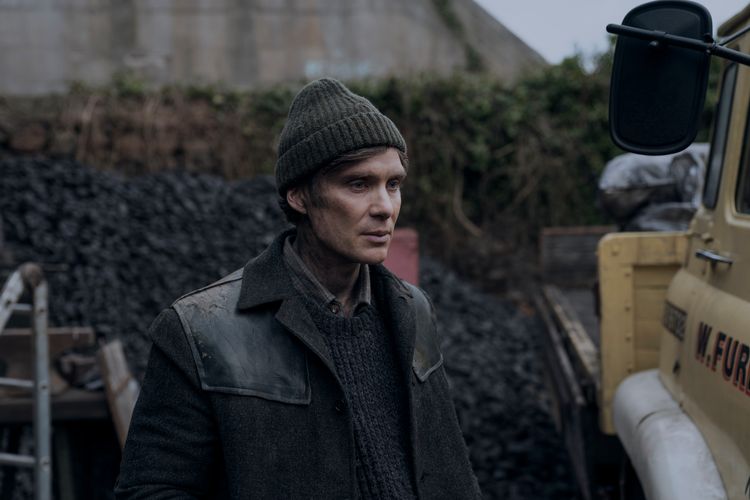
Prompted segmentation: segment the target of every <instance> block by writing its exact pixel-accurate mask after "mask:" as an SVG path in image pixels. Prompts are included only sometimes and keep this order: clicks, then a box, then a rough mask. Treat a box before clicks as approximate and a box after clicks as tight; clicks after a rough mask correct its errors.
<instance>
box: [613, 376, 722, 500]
mask: <svg viewBox="0 0 750 500" xmlns="http://www.w3.org/2000/svg"><path fill="white" fill-rule="evenodd" d="M612 412H613V417H614V424H615V429H616V430H617V435H618V437H619V438H620V441H621V442H622V445H623V447H624V448H625V451H626V452H627V454H628V457H629V458H630V461H631V462H632V464H633V468H634V469H635V471H636V473H637V474H638V479H639V480H640V482H641V486H642V487H643V491H644V493H645V494H646V498H648V499H649V500H673V499H675V498H679V499H681V500H691V499H695V500H713V499H717V500H718V499H726V498H727V494H726V491H725V490H724V484H723V483H722V481H721V477H720V476H719V471H718V469H717V467H716V464H715V463H714V458H713V456H712V455H711V451H710V450H709V449H708V446H707V445H706V441H705V440H704V439H703V436H702V435H701V433H700V431H699V430H698V428H697V427H696V426H695V424H694V423H693V421H692V420H691V419H690V417H689V416H688V415H687V414H686V413H685V412H684V411H683V410H682V408H680V406H679V405H678V404H677V402H676V401H675V400H674V399H673V398H672V396H671V394H670V393H669V392H668V391H667V390H666V388H665V387H664V385H663V384H662V382H661V380H660V379H659V374H658V370H655V369H654V370H646V371H643V372H639V373H636V374H633V375H630V376H629V377H627V378H626V379H625V380H623V382H622V383H621V384H620V385H619V387H618V388H617V391H616V392H615V397H614V404H613V409H612Z"/></svg>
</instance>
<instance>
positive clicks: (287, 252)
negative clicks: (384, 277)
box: [283, 235, 372, 314]
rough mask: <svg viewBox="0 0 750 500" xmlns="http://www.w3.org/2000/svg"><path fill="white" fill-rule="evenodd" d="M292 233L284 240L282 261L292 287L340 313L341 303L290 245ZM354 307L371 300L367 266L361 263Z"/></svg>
mask: <svg viewBox="0 0 750 500" xmlns="http://www.w3.org/2000/svg"><path fill="white" fill-rule="evenodd" d="M292 241H293V235H289V236H288V237H287V238H286V240H285V241H284V250H283V254H284V262H285V263H286V265H287V266H288V267H289V269H290V270H291V271H292V272H291V278H292V283H293V284H294V288H295V289H296V290H297V291H298V292H299V293H301V294H303V295H306V296H310V297H312V298H313V300H315V302H317V303H318V304H320V305H322V306H324V307H327V308H328V309H329V310H330V311H331V312H333V313H334V314H341V313H342V312H343V311H342V307H341V303H340V302H339V301H338V300H337V299H336V296H335V295H333V294H332V293H331V292H330V291H329V290H328V289H327V288H326V287H325V286H323V284H322V283H321V282H320V281H319V280H318V278H316V277H315V275H314V274H313V272H312V271H311V270H310V268H309V267H307V265H306V264H305V262H304V261H303V260H302V258H301V257H300V256H299V254H297V252H296V251H295V250H294V246H293V245H292ZM353 292H354V297H355V301H354V307H353V308H352V311H356V310H357V309H358V308H359V307H360V306H363V305H368V304H370V303H371V302H372V289H371V286H370V270H369V266H367V265H366V264H362V265H360V266H359V277H358V278H357V282H356V283H355V284H354V290H353Z"/></svg>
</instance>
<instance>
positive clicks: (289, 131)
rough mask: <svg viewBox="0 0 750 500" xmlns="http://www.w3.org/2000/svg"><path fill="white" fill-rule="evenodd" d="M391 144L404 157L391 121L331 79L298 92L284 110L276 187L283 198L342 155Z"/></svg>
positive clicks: (318, 81)
mask: <svg viewBox="0 0 750 500" xmlns="http://www.w3.org/2000/svg"><path fill="white" fill-rule="evenodd" d="M372 146H391V147H394V148H397V149H399V150H401V151H402V152H404V153H406V143H405V142H404V138H403V137H402V136H401V133H400V132H399V131H398V129H397V128H396V125H394V124H393V122H392V121H391V120H389V119H388V117H386V116H385V115H384V114H382V113H381V112H380V111H378V109H377V108H376V107H375V106H373V105H372V103H371V102H370V101H368V100H367V99H365V98H364V97H362V96H359V95H357V94H355V93H353V92H352V91H351V90H349V89H348V88H346V87H345V86H344V84H342V83H341V82H339V81H338V80H334V79H332V78H322V79H320V80H316V81H314V82H311V83H309V84H307V85H306V86H305V87H304V88H303V89H302V90H300V91H299V93H298V94H297V96H296V97H295V98H294V101H292V105H291V107H290V108H289V116H288V117H287V121H286V124H285V125H284V129H283V130H282V131H281V138H280V140H279V159H278V160H277V161H276V186H277V188H278V190H279V194H281V196H282V197H283V196H284V195H285V193H286V191H287V189H289V188H290V187H291V186H293V185H295V184H297V183H298V182H299V181H300V180H302V179H304V178H306V177H308V176H311V175H313V174H314V173H315V172H317V171H318V170H319V169H320V168H322V167H324V166H325V165H327V164H329V163H330V162H331V161H333V160H334V159H336V158H337V157H339V156H341V155H342V154H344V153H348V152H350V151H354V150H357V149H361V148H366V147H372Z"/></svg>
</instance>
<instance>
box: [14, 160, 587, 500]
mask: <svg viewBox="0 0 750 500" xmlns="http://www.w3.org/2000/svg"><path fill="white" fill-rule="evenodd" d="M276 196H277V195H276V192H275V188H274V182H273V179H272V178H270V177H259V178H254V179H250V180H243V181H235V182H231V183H229V182H226V181H224V180H222V179H219V178H216V177H211V176H207V175H200V174H194V173H188V172H162V173H157V174H153V175H148V176H143V177H137V178H130V179H126V178H124V177H121V176H118V175H116V174H113V173H106V172H101V171H97V170H94V169H91V168H88V167H85V166H83V165H81V164H79V163H76V162H74V161H70V160H49V159H41V158H37V159H29V158H14V159H6V160H3V161H0V216H1V217H2V218H3V228H4V232H5V235H4V236H5V241H6V244H7V245H8V246H9V247H10V250H11V251H12V253H13V255H14V257H15V260H16V261H17V262H21V261H27V260H33V261H37V262H42V263H46V265H47V267H48V268H49V269H59V271H57V272H50V273H49V275H48V279H49V282H50V290H51V294H50V313H51V322H52V324H57V325H90V326H92V327H94V329H95V330H96V331H97V333H98V334H99V335H101V336H103V337H105V338H121V339H122V340H123V343H124V344H125V346H126V353H127V355H128V358H129V360H130V362H131V365H132V368H133V369H134V371H135V372H136V373H141V372H142V371H143V369H144V366H145V363H146V360H147V352H148V348H149V343H148V340H147V338H146V331H147V328H148V325H149V323H150V322H151V321H152V320H153V318H154V317H155V316H156V315H157V314H158V312H159V311H160V310H161V309H162V308H164V307H166V306H168V305H169V304H170V303H171V302H172V301H173V300H174V299H176V298H177V297H179V296H180V295H182V294H184V293H186V292H188V291H190V290H193V289H195V288H197V287H199V286H202V285H204V284H207V283H210V282H212V281H214V280H216V279H218V278H219V277H221V276H223V275H225V274H228V273H229V272H231V271H233V270H235V269H237V268H239V267H241V266H242V265H244V263H245V262H246V261H247V260H248V259H249V258H250V257H252V256H253V255H256V254H258V253H259V252H260V251H261V250H262V249H263V248H265V247H266V246H267V245H268V243H270V242H271V240H272V239H273V237H274V236H275V235H276V234H277V233H278V232H279V231H281V230H282V229H284V228H285V227H286V223H285V219H284V216H283V214H282V213H281V211H280V209H279V208H278V205H277V203H276ZM421 279H422V283H421V284H422V286H423V288H425V289H426V290H427V292H428V293H429V294H430V296H431V297H432V299H433V302H434V303H435V306H436V308H437V312H438V320H439V327H440V330H441V333H442V334H443V337H444V338H443V348H444V353H445V356H446V360H447V361H446V370H447V373H448V375H449V377H450V380H451V384H452V387H453V390H454V398H455V402H456V408H457V412H458V415H459V420H460V422H461V426H462V429H463V432H464V435H465V437H466V441H467V444H468V447H469V450H470V456H471V460H472V463H473V465H474V468H475V471H476V474H477V477H478V479H479V483H480V486H481V487H482V490H483V492H484V494H485V498H487V499H494V498H508V499H515V498H519V499H520V498H524V499H526V498H534V499H536V498H574V497H575V493H574V486H573V484H572V479H571V477H572V476H571V473H570V470H569V467H568V465H567V459H566V458H565V455H564V452H563V449H562V445H561V442H560V440H559V439H558V438H557V436H556V434H555V432H554V429H553V426H552V421H551V418H550V416H549V412H548V409H547V405H548V402H547V393H546V390H545V388H544V386H543V384H542V373H541V370H542V368H543V367H542V366H541V360H540V352H539V348H538V345H537V344H536V342H537V339H538V338H539V335H538V332H539V331H540V328H541V326H540V325H539V324H537V323H536V322H535V321H534V320H533V318H529V317H526V316H524V315H522V314H520V313H519V311H518V309H517V308H516V307H515V306H514V305H513V304H511V303H510V302H502V301H498V300H497V299H494V298H491V297H489V296H487V295H483V294H481V293H479V292H478V291H477V290H475V289H474V288H472V287H471V286H469V285H468V284H466V283H463V282H462V281H461V280H459V279H458V278H457V277H456V276H455V275H453V274H452V273H450V272H449V271H448V270H446V269H445V268H444V267H443V266H441V265H440V264H439V263H437V262H435V261H431V260H429V259H424V260H423V266H422V277H421ZM1 445H2V443H0V446H1Z"/></svg>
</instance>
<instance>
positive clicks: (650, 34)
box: [607, 24, 750, 66]
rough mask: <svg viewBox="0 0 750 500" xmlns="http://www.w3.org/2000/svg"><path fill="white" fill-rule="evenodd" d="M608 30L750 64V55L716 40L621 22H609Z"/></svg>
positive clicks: (616, 33) (615, 33)
mask: <svg viewBox="0 0 750 500" xmlns="http://www.w3.org/2000/svg"><path fill="white" fill-rule="evenodd" d="M607 32H608V33H612V34H613V35H623V36H629V37H632V38H639V39H641V40H647V41H650V42H653V43H656V44H660V43H663V44H664V45H674V46H677V47H684V48H687V49H691V50H696V51H699V52H707V53H708V54H711V55H715V56H718V57H721V58H723V59H728V60H730V61H734V62H736V63H740V64H744V65H745V66H750V55H748V54H743V53H742V52H739V51H736V50H733V49H728V48H726V47H722V46H721V45H719V44H717V43H716V42H714V41H711V42H703V41H701V40H696V39H694V38H687V37H684V36H677V35H670V34H669V33H665V32H664V31H653V30H644V29H641V28H634V27H632V26H623V25H621V24H608V25H607Z"/></svg>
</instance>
